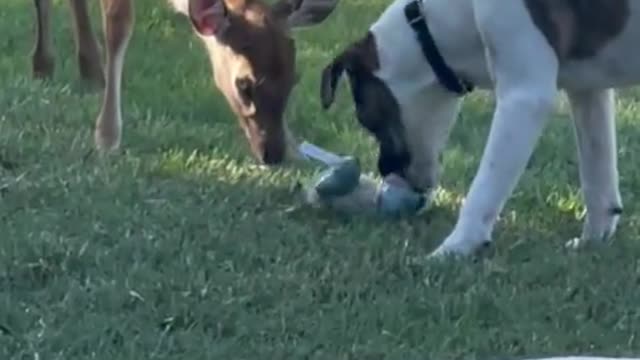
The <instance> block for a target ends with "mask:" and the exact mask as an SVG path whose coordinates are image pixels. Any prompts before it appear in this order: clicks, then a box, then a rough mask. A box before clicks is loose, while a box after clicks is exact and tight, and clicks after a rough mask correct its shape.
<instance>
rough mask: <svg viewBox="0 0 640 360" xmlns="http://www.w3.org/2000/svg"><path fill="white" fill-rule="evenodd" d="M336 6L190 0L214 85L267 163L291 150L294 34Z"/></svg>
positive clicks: (333, 0) (309, 0) (304, 1)
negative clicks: (287, 111)
mask: <svg viewBox="0 0 640 360" xmlns="http://www.w3.org/2000/svg"><path fill="white" fill-rule="evenodd" d="M337 2H338V0H279V1H278V2H276V3H275V4H273V5H268V4H267V3H266V2H264V1H262V0H190V1H189V5H188V16H189V18H190V20H191V24H192V25H193V28H194V30H195V31H196V33H197V34H198V35H199V36H200V37H201V38H202V39H203V40H204V41H205V44H207V47H208V50H209V55H210V57H211V60H212V63H213V64H214V76H215V80H216V85H217V87H218V88H219V89H220V91H222V93H223V94H224V96H225V99H226V100H227V102H228V103H229V106H230V107H231V109H232V110H233V112H234V113H235V115H236V116H237V118H238V120H239V123H240V125H241V127H242V129H243V130H244V133H245V135H246V138H247V140H248V141H249V144H250V146H251V150H252V152H253V154H254V155H255V156H256V157H257V158H258V159H259V160H260V161H261V162H263V163H266V164H277V163H280V162H282V161H283V160H284V159H285V156H286V152H287V145H288V144H287V128H286V124H285V120H284V112H285V108H286V105H287V102H288V99H289V95H290V93H291V90H292V89H293V87H294V86H295V84H296V82H297V74H296V68H295V62H296V61H295V60H296V59H295V58H296V49H295V44H294V41H293V39H292V38H291V36H290V30H291V29H293V28H297V27H303V26H309V25H314V24H318V23H320V22H322V21H323V20H324V19H326V18H327V17H328V16H329V14H331V12H332V11H333V10H334V8H335V7H336V5H337Z"/></svg>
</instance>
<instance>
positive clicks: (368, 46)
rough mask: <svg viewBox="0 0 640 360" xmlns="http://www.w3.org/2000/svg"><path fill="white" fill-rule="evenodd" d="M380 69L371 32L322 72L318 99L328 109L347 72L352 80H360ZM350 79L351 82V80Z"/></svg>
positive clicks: (337, 57)
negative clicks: (342, 77) (341, 78)
mask: <svg viewBox="0 0 640 360" xmlns="http://www.w3.org/2000/svg"><path fill="white" fill-rule="evenodd" d="M379 67H380V64H379V62H378V54H377V51H376V44H375V38H374V37H373V34H372V33H371V32H367V34H366V36H364V37H362V38H361V39H360V40H357V41H355V42H353V43H352V44H351V46H349V47H348V48H346V49H345V50H344V51H343V52H342V53H341V54H340V55H338V56H336V57H335V58H334V59H333V61H332V62H331V63H330V64H329V65H327V66H326V67H325V68H324V69H323V70H322V83H321V89H320V97H321V99H322V106H323V107H324V108H325V109H328V108H329V107H330V106H331V104H333V100H334V99H335V94H336V89H337V87H338V81H339V80H340V77H341V76H342V74H343V73H344V72H345V71H347V72H348V73H349V74H350V75H351V76H352V77H353V78H357V79H359V78H361V77H362V76H363V75H367V74H370V73H372V72H373V71H375V70H376V69H378V68H379ZM353 78H352V80H353Z"/></svg>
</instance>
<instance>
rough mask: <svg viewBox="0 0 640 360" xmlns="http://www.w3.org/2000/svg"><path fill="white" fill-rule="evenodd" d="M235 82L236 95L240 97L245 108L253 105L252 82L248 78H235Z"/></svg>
mask: <svg viewBox="0 0 640 360" xmlns="http://www.w3.org/2000/svg"><path fill="white" fill-rule="evenodd" d="M235 82H236V89H237V90H238V95H240V99H241V100H242V102H243V103H244V104H245V105H247V106H248V105H250V104H251V103H253V90H254V86H253V80H251V79H250V78H248V77H242V78H237V79H236V81H235Z"/></svg>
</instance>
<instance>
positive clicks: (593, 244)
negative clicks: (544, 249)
mask: <svg viewBox="0 0 640 360" xmlns="http://www.w3.org/2000/svg"><path fill="white" fill-rule="evenodd" d="M608 239H609V238H604V239H602V240H592V239H585V238H582V237H576V238H573V239H571V240H569V241H567V242H566V243H565V244H564V247H565V248H566V249H569V250H581V249H594V248H599V247H602V246H605V245H607V244H609V242H610V241H609V240H608Z"/></svg>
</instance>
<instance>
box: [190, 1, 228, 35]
mask: <svg viewBox="0 0 640 360" xmlns="http://www.w3.org/2000/svg"><path fill="white" fill-rule="evenodd" d="M227 13H228V11H227V8H226V6H225V4H224V0H190V1H189V19H190V20H191V24H192V25H193V28H194V29H195V31H196V32H198V34H200V35H202V36H219V35H220V34H222V33H223V32H224V31H226V30H227V29H228V28H229V24H230V23H229V18H228V16H227Z"/></svg>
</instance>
